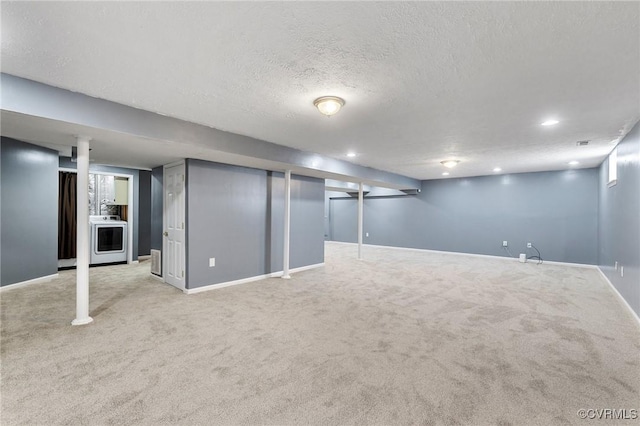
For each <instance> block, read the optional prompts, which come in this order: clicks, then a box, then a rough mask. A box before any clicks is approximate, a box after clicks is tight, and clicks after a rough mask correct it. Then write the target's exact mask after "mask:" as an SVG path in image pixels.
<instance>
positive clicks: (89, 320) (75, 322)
mask: <svg viewBox="0 0 640 426" xmlns="http://www.w3.org/2000/svg"><path fill="white" fill-rule="evenodd" d="M92 322H93V318H91V317H87V318H83V319H74V320H73V321H71V325H86V324H90V323H92Z"/></svg>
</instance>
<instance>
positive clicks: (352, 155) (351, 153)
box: [347, 152, 356, 157]
mask: <svg viewBox="0 0 640 426" xmlns="http://www.w3.org/2000/svg"><path fill="white" fill-rule="evenodd" d="M355 156H356V153H355V152H347V157H355Z"/></svg>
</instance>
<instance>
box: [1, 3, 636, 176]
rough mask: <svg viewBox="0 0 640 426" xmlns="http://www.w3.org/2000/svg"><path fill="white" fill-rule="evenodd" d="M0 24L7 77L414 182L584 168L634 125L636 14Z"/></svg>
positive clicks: (130, 16)
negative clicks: (326, 110)
mask: <svg viewBox="0 0 640 426" xmlns="http://www.w3.org/2000/svg"><path fill="white" fill-rule="evenodd" d="M1 12H2V17H1V19H2V44H1V55H2V56H1V59H2V62H1V68H2V71H3V72H5V73H8V74H13V75H17V76H20V77H25V78H29V79H32V80H36V81H39V82H43V83H47V84H50V85H53V86H56V87H61V88H65V89H70V90H73V91H76V92H81V93H85V94H88V95H91V96H95V97H98V98H103V99H108V100H111V101H115V102H119V103H122V104H126V105H130V106H134V107H137V108H142V109H146V110H149V111H154V112H159V113H162V114H165V115H169V116H173V117H177V118H181V119H184V120H187V121H192V122H196V123H200V124H205V125H208V126H211V127H215V128H219V129H222V130H228V131H232V132H235V133H240V134H243V135H248V136H252V137H256V138H260V139H263V140H267V141H270V142H274V143H277V144H281V145H286V146H290V147H295V148H299V149H303V150H306V151H313V152H318V153H322V154H326V155H329V156H333V157H336V158H343V159H346V157H345V154H346V152H347V151H349V150H353V151H355V152H357V153H358V156H357V157H355V158H353V159H349V160H350V161H354V162H356V163H359V164H362V165H367V166H371V167H375V168H379V169H382V170H387V171H392V172H397V173H401V174H404V175H407V176H411V177H415V178H420V179H430V178H440V177H442V176H441V173H442V171H443V167H442V166H441V165H440V164H439V162H440V161H441V160H443V159H448V158H456V159H459V160H461V163H460V165H459V166H458V167H456V168H455V169H453V170H452V172H451V177H455V176H473V175H484V174H490V173H491V169H493V167H495V166H500V167H502V168H503V170H504V172H524V171H539V170H556V169H563V168H567V167H568V166H567V162H568V161H570V160H574V159H577V160H580V161H581V166H580V167H591V166H595V165H597V164H598V163H599V162H601V161H602V159H603V158H604V157H605V156H606V154H607V153H608V152H609V151H610V150H611V149H612V147H613V145H612V141H617V140H618V139H619V138H620V137H621V136H622V135H624V134H625V133H626V132H627V131H628V130H629V129H630V128H631V126H632V125H633V124H634V123H635V122H636V121H637V120H638V119H640V79H639V77H640V29H639V27H640V24H639V23H640V3H637V2H625V3H621V2H533V3H523V2H509V3H504V2H472V3H459V2H388V3H377V2H376V3H360V2H349V3H337V2H321V3H315V2H287V3H272V2H247V3H245V2H243V3H237V2H228V3H226V2H225V3H221V2H170V3H169V2H135V3H129V2H104V3H103V2H63V3H58V2H42V3H40V2H15V3H13V2H5V1H3V2H2V10H1ZM322 95H337V96H341V97H343V98H344V99H345V100H346V105H345V107H344V108H343V110H342V111H341V112H340V113H339V114H338V115H336V116H334V117H332V118H325V117H323V116H321V115H320V114H319V113H318V112H317V111H316V110H315V109H314V107H313V104H312V102H313V100H314V99H315V98H316V97H318V96H322ZM551 117H554V118H557V119H558V120H560V123H559V124H558V125H556V126H551V127H543V126H540V123H541V122H542V121H544V120H546V119H547V118H551ZM585 139H586V140H590V141H591V143H590V144H589V146H588V147H576V141H578V140H585ZM614 143H615V142H614ZM129 149H130V150H131V153H130V154H126V155H127V156H130V155H134V154H135V152H134V151H135V150H136V148H135V144H131V146H130V147H129ZM171 149H172V148H171V147H167V150H171ZM176 154H177V155H176ZM172 156H180V155H179V153H178V152H168V153H167V157H172Z"/></svg>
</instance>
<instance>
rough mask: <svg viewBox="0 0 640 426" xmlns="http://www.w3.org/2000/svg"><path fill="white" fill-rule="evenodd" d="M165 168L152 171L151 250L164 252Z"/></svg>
mask: <svg viewBox="0 0 640 426" xmlns="http://www.w3.org/2000/svg"><path fill="white" fill-rule="evenodd" d="M163 175H164V168H163V167H162V166H160V167H156V168H155V169H153V170H152V171H151V248H152V249H154V250H162V203H163V201H162V197H163V193H162V177H163Z"/></svg>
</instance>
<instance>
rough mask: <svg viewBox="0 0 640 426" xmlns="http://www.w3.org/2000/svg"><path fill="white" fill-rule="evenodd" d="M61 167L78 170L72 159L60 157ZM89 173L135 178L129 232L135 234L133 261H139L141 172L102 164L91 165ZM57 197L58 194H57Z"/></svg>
mask: <svg viewBox="0 0 640 426" xmlns="http://www.w3.org/2000/svg"><path fill="white" fill-rule="evenodd" d="M60 167H62V168H65V169H74V170H75V169H77V164H76V163H74V162H72V161H71V158H70V157H60ZM89 172H93V173H97V172H102V173H120V174H127V175H132V176H133V200H134V203H133V208H132V209H130V210H129V212H130V214H132V215H133V230H129V232H133V247H132V251H131V253H132V259H133V260H137V259H138V238H139V236H138V229H139V227H140V218H139V214H140V208H139V206H138V204H139V202H138V200H139V199H140V177H139V170H136V169H127V168H123V167H113V166H105V165H102V164H89ZM56 196H57V193H56ZM56 206H57V204H56ZM56 215H57V207H56Z"/></svg>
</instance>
